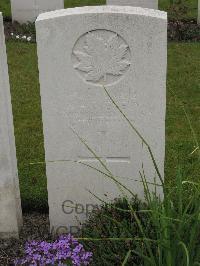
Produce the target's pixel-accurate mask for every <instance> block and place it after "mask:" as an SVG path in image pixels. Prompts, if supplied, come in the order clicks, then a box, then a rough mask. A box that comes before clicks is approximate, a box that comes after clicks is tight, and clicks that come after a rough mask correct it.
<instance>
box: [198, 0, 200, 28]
mask: <svg viewBox="0 0 200 266" xmlns="http://www.w3.org/2000/svg"><path fill="white" fill-rule="evenodd" d="M197 23H198V24H200V0H198V18H197Z"/></svg>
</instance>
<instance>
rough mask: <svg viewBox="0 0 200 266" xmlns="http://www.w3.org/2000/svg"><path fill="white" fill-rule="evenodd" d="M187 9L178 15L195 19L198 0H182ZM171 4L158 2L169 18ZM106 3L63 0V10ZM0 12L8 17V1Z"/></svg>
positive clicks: (166, 0) (3, 0)
mask: <svg viewBox="0 0 200 266" xmlns="http://www.w3.org/2000/svg"><path fill="white" fill-rule="evenodd" d="M184 1H185V2H186V5H187V6H188V9H187V11H186V14H180V16H181V17H183V18H193V19H196V18H197V6H198V0H184ZM171 2H178V1H177V0H159V8H160V9H161V10H165V11H169V17H171V16H172V15H173V11H172V9H171V8H170V7H171V6H172V4H171ZM105 3H106V0H65V8H67V7H76V6H85V5H103V4H105ZM0 11H1V12H3V14H4V16H6V17H10V16H11V11H10V0H1V1H0Z"/></svg>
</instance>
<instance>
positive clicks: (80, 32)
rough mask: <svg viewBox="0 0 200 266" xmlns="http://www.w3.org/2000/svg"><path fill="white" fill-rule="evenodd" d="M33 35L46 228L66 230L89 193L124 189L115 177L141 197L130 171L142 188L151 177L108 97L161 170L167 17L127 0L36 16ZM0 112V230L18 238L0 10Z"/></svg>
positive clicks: (78, 218)
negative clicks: (121, 3) (142, 175)
mask: <svg viewBox="0 0 200 266" xmlns="http://www.w3.org/2000/svg"><path fill="white" fill-rule="evenodd" d="M36 36H37V49H38V64H39V79H40V91H41V100H42V119H43V132H44V140H45V160H46V174H47V186H48V202H49V216H50V224H51V230H58V231H59V230H61V231H62V230H65V231H70V232H73V230H78V229H79V227H80V224H81V223H82V221H84V220H85V219H86V218H87V216H88V213H89V212H90V211H91V210H92V209H94V208H98V207H99V203H101V201H99V200H98V198H100V199H101V200H102V201H106V202H107V201H111V200H112V199H114V198H116V197H119V196H120V195H121V196H124V193H127V191H126V189H124V188H123V187H121V186H120V185H119V184H120V183H122V184H123V185H124V186H126V187H128V188H129V189H130V190H132V191H133V193H136V194H138V195H139V197H140V198H143V197H144V193H143V185H142V182H141V178H140V172H144V173H145V174H146V178H147V181H148V182H149V183H150V184H152V183H154V182H155V177H156V178H158V176H157V173H156V170H155V168H154V165H153V162H152V159H151V156H150V154H149V150H148V147H147V146H146V144H145V142H144V141H143V140H141V138H140V137H138V135H137V132H133V130H132V129H131V127H130V126H129V125H128V123H127V122H126V121H125V119H123V117H122V116H121V113H120V112H119V111H118V110H117V109H116V107H115V106H114V104H113V103H112V100H111V99H110V98H109V96H110V95H111V96H110V97H111V98H112V99H114V101H115V102H116V103H117V104H118V105H119V106H120V108H121V109H122V111H123V112H124V113H125V114H126V115H127V117H128V118H129V119H130V121H131V122H132V123H134V125H135V127H136V128H137V130H138V131H139V132H140V134H141V135H142V136H143V137H144V138H145V139H146V141H147V142H148V143H149V145H150V146H151V149H152V151H153V154H154V157H155V159H156V161H157V164H158V167H159V169H160V173H161V175H162V176H163V175H164V155H165V108H166V102H165V101H166V66H167V15H166V13H165V12H161V11H158V10H153V9H146V8H145V9H143V8H139V7H130V6H97V7H81V8H72V9H66V10H57V11H54V12H49V13H44V14H41V15H40V16H39V17H38V18H37V21H36ZM0 110H1V116H0V117H1V118H0V119H1V123H0V149H1V155H0V210H1V212H0V232H1V233H0V236H1V237H8V236H17V235H18V229H19V228H20V225H21V224H22V218H21V217H22V215H21V207H20V193H19V184H18V178H17V166H16V155H15V143H14V133H13V122H12V112H11V101H10V91H9V81H8V70H7V62H6V49H5V42H4V34H3V19H2V16H1V19H0ZM85 141H86V142H87V143H89V145H90V147H92V150H93V151H95V153H94V152H92V151H91V150H90V149H88V148H87V147H86V143H85ZM95 154H96V155H98V159H97V157H96V155H95ZM113 179H115V180H113ZM150 186H151V185H150ZM150 188H151V189H152V190H153V189H154V187H153V186H152V187H150ZM158 188H159V187H158ZM157 191H158V193H159V194H160V195H162V190H161V189H160V190H159V189H157ZM128 196H131V195H130V194H128ZM61 231H59V232H61Z"/></svg>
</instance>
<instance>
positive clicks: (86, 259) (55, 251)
mask: <svg viewBox="0 0 200 266" xmlns="http://www.w3.org/2000/svg"><path fill="white" fill-rule="evenodd" d="M91 259H92V252H87V251H85V249H84V247H83V245H82V244H80V243H78V241H77V240H76V239H74V238H73V237H72V236H71V235H70V234H69V235H66V236H65V235H63V236H60V237H59V238H58V239H57V240H56V241H55V242H53V243H48V242H46V241H30V242H27V243H26V245H25V257H24V258H22V259H17V260H15V265H16V266H18V265H28V266H38V265H39V266H45V265H59V266H66V265H74V266H82V265H89V263H90V262H91Z"/></svg>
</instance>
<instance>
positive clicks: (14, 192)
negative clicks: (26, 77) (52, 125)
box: [0, 13, 22, 238]
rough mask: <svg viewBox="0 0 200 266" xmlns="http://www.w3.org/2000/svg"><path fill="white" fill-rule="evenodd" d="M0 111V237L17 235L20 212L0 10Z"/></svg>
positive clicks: (20, 217) (20, 221)
mask: <svg viewBox="0 0 200 266" xmlns="http://www.w3.org/2000/svg"><path fill="white" fill-rule="evenodd" d="M0 113H1V116H0V151H1V153H0V238H6V237H18V231H19V228H20V226H21V224H22V212H21V200H20V192H19V181H18V175H17V161H16V151H15V138H14V130H13V118H12V107H11V99H10V87H9V78H8V67H7V59H6V47H5V39H4V31H3V18H2V13H0Z"/></svg>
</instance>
